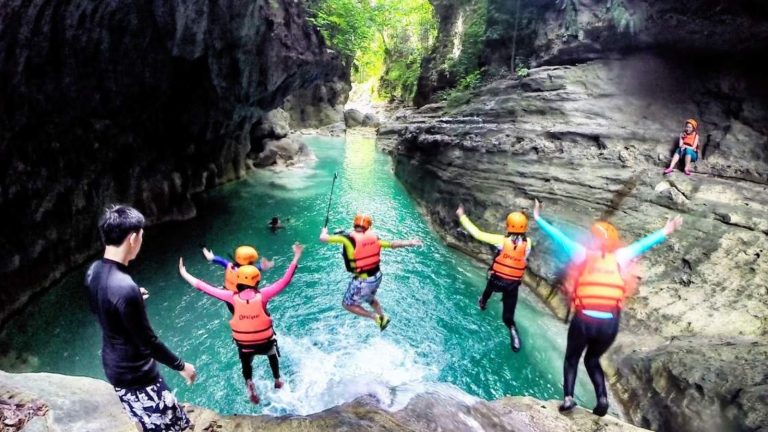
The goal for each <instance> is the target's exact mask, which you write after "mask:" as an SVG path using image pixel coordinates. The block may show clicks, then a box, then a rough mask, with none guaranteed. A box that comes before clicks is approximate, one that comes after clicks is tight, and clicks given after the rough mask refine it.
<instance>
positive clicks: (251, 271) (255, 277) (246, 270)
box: [237, 265, 261, 287]
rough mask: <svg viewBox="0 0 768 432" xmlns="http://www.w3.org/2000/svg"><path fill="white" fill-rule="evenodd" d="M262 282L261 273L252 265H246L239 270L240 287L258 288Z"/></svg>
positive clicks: (238, 280) (238, 281)
mask: <svg viewBox="0 0 768 432" xmlns="http://www.w3.org/2000/svg"><path fill="white" fill-rule="evenodd" d="M260 281H261V272H260V271H259V269H257V268H256V267H254V266H252V265H244V266H242V267H240V268H238V269H237V283H238V285H247V286H249V287H256V285H258V284H259V282H260Z"/></svg>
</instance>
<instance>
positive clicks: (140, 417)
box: [85, 205, 197, 432]
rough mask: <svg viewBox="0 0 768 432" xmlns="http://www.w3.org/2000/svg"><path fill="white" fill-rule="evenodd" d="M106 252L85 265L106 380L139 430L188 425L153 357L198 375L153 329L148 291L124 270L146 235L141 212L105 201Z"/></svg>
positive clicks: (188, 378) (161, 430) (174, 431)
mask: <svg viewBox="0 0 768 432" xmlns="http://www.w3.org/2000/svg"><path fill="white" fill-rule="evenodd" d="M99 231H100V233H101V238H102V240H103V242H104V244H105V250H104V257H103V258H102V259H100V260H98V261H96V262H94V263H93V264H91V266H90V268H89V269H88V273H87V274H86V277H85V285H86V287H87V288H88V297H89V302H90V308H91V311H92V312H93V313H94V314H95V315H96V317H97V318H98V320H99V324H100V325H101V329H102V348H101V360H102V364H103V366H104V373H105V374H106V376H107V380H108V381H109V383H110V384H112V386H114V388H115V392H117V396H118V398H119V399H120V402H121V403H122V404H123V408H124V409H125V411H126V412H127V413H128V416H129V417H130V418H131V420H132V421H133V422H135V423H136V426H137V427H138V429H139V430H140V431H144V432H166V431H171V432H177V431H184V430H187V429H188V428H189V426H190V420H189V418H188V417H187V414H186V413H185V412H184V410H183V409H182V408H181V406H179V404H178V403H177V401H176V398H175V397H174V395H173V393H172V391H171V390H170V389H169V388H168V386H167V385H166V383H165V380H164V379H163V377H162V376H161V375H160V372H159V371H158V367H157V362H160V363H162V364H164V365H166V366H168V367H169V368H171V369H173V370H175V371H178V372H179V373H180V374H181V376H182V377H184V379H185V380H186V381H187V383H188V384H192V383H193V382H194V381H195V378H196V377H197V373H196V372H195V367H194V366H193V365H192V364H191V363H185V362H184V361H182V360H181V359H180V358H179V357H178V356H177V355H175V354H174V353H173V352H171V350H169V349H168V348H167V347H166V346H165V345H164V344H163V343H162V342H160V340H159V339H158V337H157V336H156V335H155V332H154V331H153V330H152V326H151V325H150V324H149V320H148V319H147V312H146V310H145V308H144V300H146V299H147V297H149V293H148V292H147V290H145V289H144V288H139V286H138V285H136V283H135V282H134V281H133V279H132V278H131V276H129V275H128V273H127V271H128V263H129V262H130V261H131V260H133V259H134V258H136V255H138V253H139V250H140V249H141V243H142V240H143V235H144V216H143V215H142V214H141V213H139V211H137V210H136V209H134V208H132V207H128V206H122V205H113V206H110V207H108V208H107V209H106V210H105V212H104V215H103V217H102V218H101V220H100V221H99Z"/></svg>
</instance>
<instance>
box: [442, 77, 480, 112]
mask: <svg viewBox="0 0 768 432" xmlns="http://www.w3.org/2000/svg"><path fill="white" fill-rule="evenodd" d="M482 84H483V73H482V71H479V70H475V71H473V72H470V73H469V74H468V75H467V76H465V77H464V78H462V79H461V80H459V83H458V84H456V87H454V88H452V89H447V90H443V91H441V92H439V93H438V94H437V98H438V99H440V100H442V101H445V103H446V106H448V108H456V107H458V106H461V105H465V104H467V103H469V101H470V100H471V99H472V90H474V89H476V88H478V87H480V86H481V85H482Z"/></svg>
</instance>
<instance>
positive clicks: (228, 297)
mask: <svg viewBox="0 0 768 432" xmlns="http://www.w3.org/2000/svg"><path fill="white" fill-rule="evenodd" d="M179 274H181V277H183V278H184V280H186V281H187V283H189V284H190V285H192V286H193V287H195V288H196V289H198V290H200V291H202V292H204V293H206V294H208V295H209V296H211V297H213V298H217V299H219V300H221V301H225V302H227V303H232V291H229V290H224V289H219V288H214V287H212V286H210V285H208V284H207V283H205V282H203V281H201V280H200V279H197V278H196V277H194V276H192V275H191V274H189V273H188V272H187V268H186V267H184V260H183V259H182V258H179Z"/></svg>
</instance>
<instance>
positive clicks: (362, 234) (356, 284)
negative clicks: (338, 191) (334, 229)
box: [320, 214, 421, 331]
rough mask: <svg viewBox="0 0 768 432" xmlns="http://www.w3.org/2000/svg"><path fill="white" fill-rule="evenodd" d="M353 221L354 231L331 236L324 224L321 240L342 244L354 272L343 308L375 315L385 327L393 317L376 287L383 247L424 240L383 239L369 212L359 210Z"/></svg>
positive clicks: (382, 326) (345, 261)
mask: <svg viewBox="0 0 768 432" xmlns="http://www.w3.org/2000/svg"><path fill="white" fill-rule="evenodd" d="M352 225H353V231H351V232H344V233H341V234H339V235H332V236H329V235H328V228H327V227H324V228H323V229H322V231H321V232H320V241H321V242H323V243H339V244H341V245H342V251H341V254H342V257H343V258H344V264H345V265H346V268H347V271H348V272H350V273H352V274H353V276H352V280H350V281H349V285H348V286H347V291H346V293H345V294H344V300H343V301H342V303H341V304H342V306H344V309H346V310H348V311H349V312H352V313H353V314H355V315H359V316H361V317H365V318H370V319H372V320H373V321H374V322H375V323H376V325H377V326H379V329H380V330H382V331H384V329H386V328H387V326H388V325H389V322H390V318H389V317H388V316H387V315H385V314H384V311H383V310H382V308H381V303H379V300H378V299H377V298H376V291H377V290H378V289H379V286H380V285H381V279H382V274H381V270H380V269H379V264H380V262H381V249H387V248H390V249H397V248H403V247H409V246H418V245H420V244H421V240H418V239H415V240H401V241H386V240H381V239H379V237H378V236H377V235H376V234H375V233H374V232H373V230H371V225H373V219H372V218H371V216H369V215H363V214H358V215H357V216H355V219H354V221H353V223H352ZM364 302H365V303H368V304H370V305H371V307H373V310H374V312H370V311H368V310H366V309H365V308H364V307H363V306H362V304H363V303H364Z"/></svg>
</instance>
